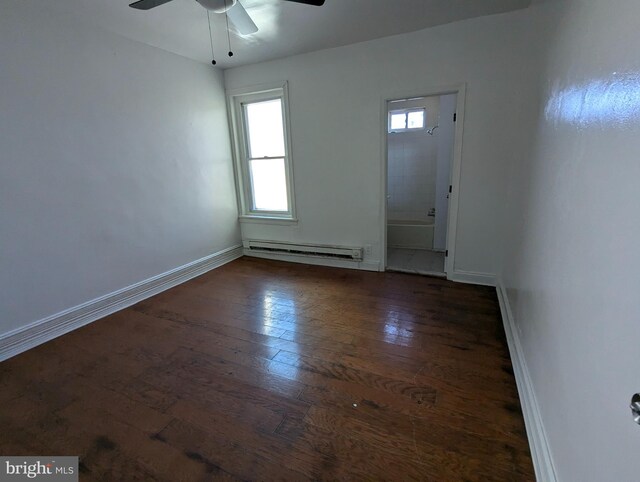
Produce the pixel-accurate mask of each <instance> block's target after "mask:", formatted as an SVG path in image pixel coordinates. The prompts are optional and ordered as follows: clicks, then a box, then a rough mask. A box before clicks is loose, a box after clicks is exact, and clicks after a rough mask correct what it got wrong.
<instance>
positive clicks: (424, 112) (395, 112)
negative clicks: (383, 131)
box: [387, 107, 427, 134]
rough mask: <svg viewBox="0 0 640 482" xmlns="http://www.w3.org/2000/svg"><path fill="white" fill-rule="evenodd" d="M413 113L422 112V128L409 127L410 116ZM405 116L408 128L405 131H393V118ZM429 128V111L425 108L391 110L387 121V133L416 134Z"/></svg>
mask: <svg viewBox="0 0 640 482" xmlns="http://www.w3.org/2000/svg"><path fill="white" fill-rule="evenodd" d="M412 112H422V121H423V122H422V127H409V114H411V113H412ZM399 114H404V122H405V125H406V126H407V127H405V128H404V129H392V128H391V117H392V116H394V115H399ZM426 128H427V109H426V108H425V107H408V108H406V109H396V110H390V111H389V115H388V119H387V133H389V134H395V133H399V132H416V131H421V130H424V129H426Z"/></svg>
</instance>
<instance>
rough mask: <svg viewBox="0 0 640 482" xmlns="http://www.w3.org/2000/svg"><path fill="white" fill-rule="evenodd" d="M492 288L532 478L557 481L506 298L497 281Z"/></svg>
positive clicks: (527, 370)
mask: <svg viewBox="0 0 640 482" xmlns="http://www.w3.org/2000/svg"><path fill="white" fill-rule="evenodd" d="M496 291H497V294H498V301H499V303H500V312H501V313H502V322H503V324H504V332H505V335H506V337H507V344H508V345H509V353H510V354H511V363H512V364H513V372H514V374H515V378H516V385H517V386H518V394H519V395H520V405H522V413H523V415H524V423H525V426H526V429H527V438H528V439H529V447H530V449H531V458H532V459H533V468H534V470H535V472H536V479H537V480H538V481H540V482H557V480H558V478H557V476H556V471H555V467H554V464H553V458H552V456H551V449H550V447H549V442H548V440H547V433H546V431H545V429H544V424H543V422H542V416H541V415H540V408H539V406H538V401H537V399H536V394H535V391H534V388H533V382H532V381H531V376H530V375H529V369H528V368H527V362H526V360H525V356H524V351H523V350H522V345H521V344H520V337H519V336H518V329H517V327H516V325H515V319H514V317H513V313H512V311H511V306H510V304H509V298H508V296H507V292H506V289H505V287H504V285H503V284H502V282H498V286H497V288H496Z"/></svg>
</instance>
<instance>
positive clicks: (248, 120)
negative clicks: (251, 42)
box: [229, 84, 295, 220]
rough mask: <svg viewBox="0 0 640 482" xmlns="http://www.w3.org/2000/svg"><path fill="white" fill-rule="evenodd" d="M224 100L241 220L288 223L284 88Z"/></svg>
mask: <svg viewBox="0 0 640 482" xmlns="http://www.w3.org/2000/svg"><path fill="white" fill-rule="evenodd" d="M229 101H230V102H229V103H230V108H231V111H232V112H231V113H232V120H233V122H232V126H233V127H232V128H233V138H234V154H235V159H236V179H237V181H238V192H239V193H240V205H241V212H242V216H241V217H242V218H245V219H247V218H256V219H262V220H268V219H275V220H294V219H295V209H294V199H293V184H292V176H291V158H290V155H289V150H290V148H289V145H290V142H289V133H288V131H289V129H288V120H287V117H288V102H287V86H286V84H285V85H280V86H279V87H274V88H271V89H266V90H260V91H259V92H249V93H240V94H230V96H229Z"/></svg>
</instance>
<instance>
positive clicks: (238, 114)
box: [226, 81, 297, 224]
mask: <svg viewBox="0 0 640 482" xmlns="http://www.w3.org/2000/svg"><path fill="white" fill-rule="evenodd" d="M226 95H227V118H228V121H229V135H230V139H231V147H232V149H231V151H232V156H233V165H234V175H235V182H236V197H237V202H238V210H239V212H240V214H241V215H240V218H245V219H247V218H253V219H256V218H261V222H263V223H264V224H281V222H282V220H283V219H284V220H291V221H294V222H297V215H296V196H295V175H294V169H293V158H292V152H293V149H292V145H291V110H290V108H289V83H288V82H287V81H280V82H273V83H269V84H260V85H255V86H250V87H244V88H241V89H229V90H227V91H226ZM275 98H279V99H281V100H282V115H283V122H284V124H283V133H284V140H285V153H284V161H285V173H286V181H287V198H288V200H289V211H288V212H286V213H281V212H266V211H256V210H253V208H252V199H253V195H252V192H251V176H250V174H249V165H248V154H247V153H248V146H247V142H248V141H247V134H246V132H247V126H246V125H245V119H244V116H243V113H242V112H243V108H242V103H243V102H244V101H249V100H250V101H252V102H253V101H256V102H257V101H260V100H266V99H275ZM274 218H275V219H277V221H276V220H274V221H271V219H274Z"/></svg>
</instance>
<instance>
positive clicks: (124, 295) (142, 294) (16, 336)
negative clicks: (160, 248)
mask: <svg viewBox="0 0 640 482" xmlns="http://www.w3.org/2000/svg"><path fill="white" fill-rule="evenodd" d="M241 256H242V246H232V247H230V248H227V249H223V250H222V251H218V252H217V253H214V254H211V255H209V256H206V257H204V258H201V259H198V260H196V261H193V262H191V263H188V264H185V265H184V266H180V267H178V268H175V269H172V270H171V271H167V272H165V273H162V274H160V275H157V276H154V277H152V278H149V279H146V280H144V281H140V282H139V283H136V284H133V285H131V286H127V287H126V288H122V289H120V290H118V291H114V292H113V293H109V294H107V295H105V296H101V297H100V298H96V299H94V300H91V301H88V302H86V303H83V304H81V305H78V306H74V307H73V308H69V309H67V310H64V311H61V312H60V313H56V314H55V315H52V316H48V317H47V318H43V319H41V320H37V321H34V322H32V323H29V324H28V325H26V326H23V327H20V328H17V329H15V330H12V331H10V332H8V333H5V334H3V335H0V361H3V360H6V359H8V358H11V357H12V356H15V355H18V354H19V353H22V352H24V351H27V350H29V349H31V348H34V347H36V346H38V345H40V344H42V343H45V342H47V341H49V340H53V339H54V338H57V337H59V336H61V335H64V334H65V333H69V332H70V331H73V330H75V329H77V328H80V327H81V326H84V325H87V324H89V323H92V322H94V321H96V320H98V319H100V318H103V317H105V316H107V315H110V314H112V313H115V312H116V311H119V310H122V309H124V308H127V307H129V306H131V305H134V304H136V303H138V302H139V301H142V300H144V299H146V298H149V297H151V296H154V295H156V294H158V293H161V292H162V291H165V290H167V289H169V288H172V287H174V286H176V285H179V284H181V283H184V282H185V281H188V280H190V279H191V278H195V277H196V276H200V275H201V274H204V273H206V272H207V271H210V270H212V269H214V268H217V267H219V266H222V265H223V264H226V263H229V262H230V261H233V260H234V259H238V258H240V257H241Z"/></svg>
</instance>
